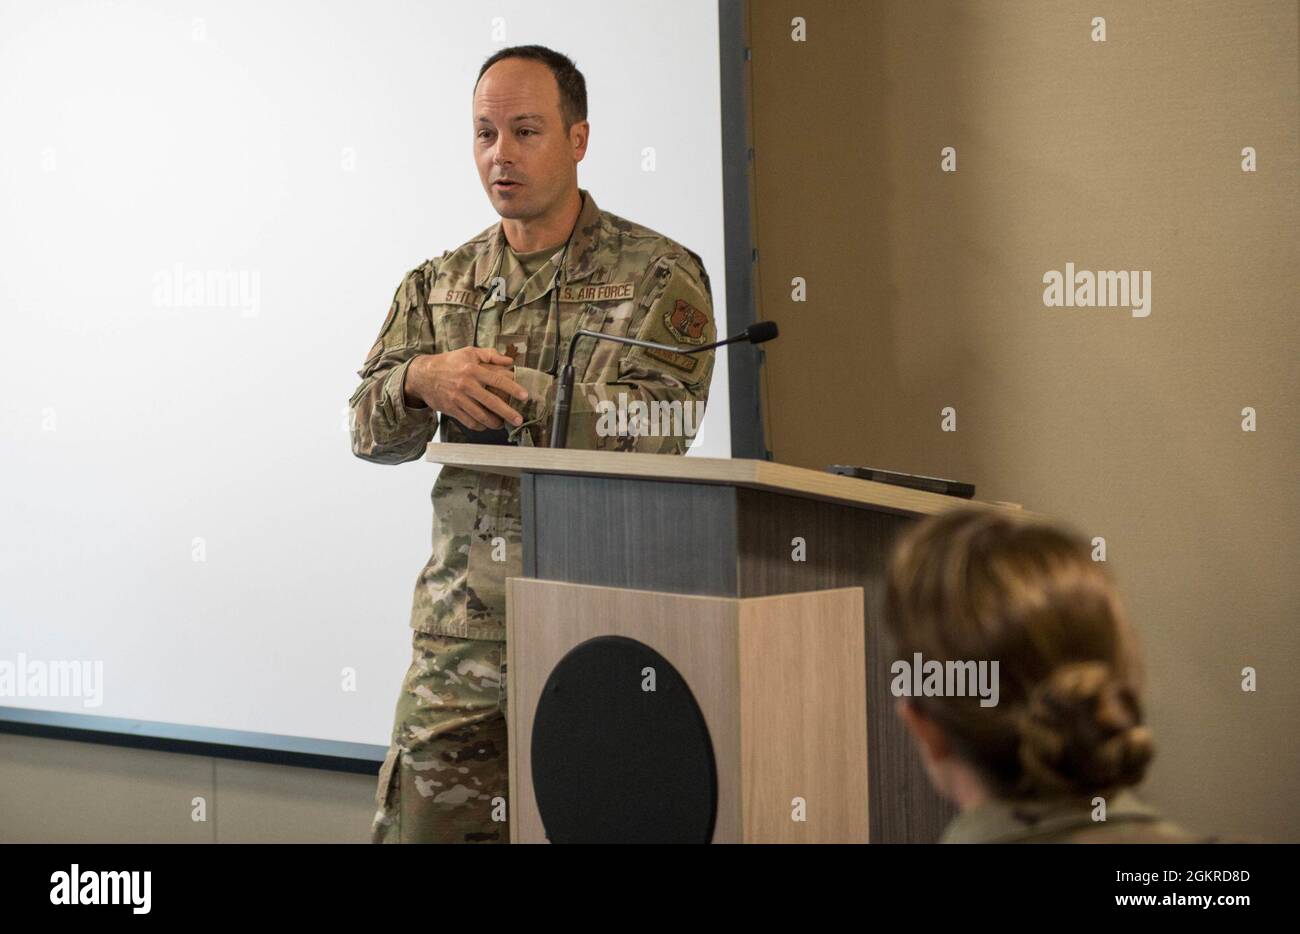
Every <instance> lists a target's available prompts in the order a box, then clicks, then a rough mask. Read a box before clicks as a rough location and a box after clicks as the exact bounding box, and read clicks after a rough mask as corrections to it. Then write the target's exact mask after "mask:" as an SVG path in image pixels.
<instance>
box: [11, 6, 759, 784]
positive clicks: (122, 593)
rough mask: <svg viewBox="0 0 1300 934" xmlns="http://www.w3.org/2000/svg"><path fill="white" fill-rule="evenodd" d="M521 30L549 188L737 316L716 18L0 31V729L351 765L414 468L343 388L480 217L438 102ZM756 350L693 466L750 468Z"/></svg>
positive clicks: (420, 513) (733, 187)
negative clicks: (548, 95)
mask: <svg viewBox="0 0 1300 934" xmlns="http://www.w3.org/2000/svg"><path fill="white" fill-rule="evenodd" d="M529 43H538V44H541V45H547V46H550V47H552V48H555V49H557V50H558V51H561V52H564V53H565V54H567V55H569V56H570V57H572V58H573V59H574V61H575V62H576V64H577V65H578V67H579V68H580V69H581V70H582V71H583V73H584V75H585V77H586V80H587V89H588V102H589V109H588V118H589V120H590V123H591V137H590V144H589V149H588V152H587V155H586V158H585V159H584V161H583V162H582V163H581V165H580V166H579V169H578V181H579V185H581V187H583V188H585V189H587V190H589V191H590V192H591V193H592V195H593V196H594V197H595V199H596V201H597V203H598V204H599V205H600V206H601V207H602V208H604V209H606V210H610V211H613V212H614V213H616V214H619V215H620V216H623V217H626V218H629V219H631V220H634V221H636V222H638V223H642V224H645V225H646V226H648V227H651V228H653V229H655V230H658V231H660V232H662V233H664V234H666V235H668V236H670V237H672V238H673V239H675V240H678V241H680V242H682V243H684V244H685V245H687V246H688V247H690V248H691V249H692V250H694V251H695V252H696V253H698V254H700V256H701V257H702V259H703V261H704V264H705V267H706V269H707V270H708V272H709V274H710V278H711V281H712V286H713V294H714V312H715V315H716V316H717V319H718V323H719V331H736V330H739V329H741V328H743V327H745V326H746V325H748V324H750V323H752V321H753V299H752V289H753V286H752V262H753V256H752V250H751V238H750V205H749V182H748V174H749V173H748V161H749V156H748V150H747V146H748V142H747V131H746V118H747V106H748V105H747V102H746V100H745V90H744V74H745V61H746V56H747V50H746V48H745V43H744V36H743V7H742V5H741V3H740V0H720V2H715V0H661V2H656V3H654V4H607V3H602V2H597V0H585V2H577V0H575V2H554V3H539V2H518V0H501V2H494V3H492V4H481V3H479V2H476V0H467V2H463V3H454V2H448V3H436V4H435V3H427V2H416V0H402V2H396V0H387V2H380V3H366V4H362V3H356V2H344V0H332V2H329V3H308V2H305V0H302V2H273V3H259V2H252V0H240V2H232V3H223V4H220V5H219V6H217V7H213V8H212V9H211V10H206V11H204V12H202V13H201V14H196V13H195V12H194V11H193V10H189V9H188V8H186V9H182V8H178V7H175V6H174V5H172V4H168V3H165V2H163V0H152V2H143V3H140V4H134V5H86V4H81V3H71V2H66V3H65V2H37V0H30V2H22V3H12V4H5V6H4V7H3V8H2V9H0V121H2V122H3V126H4V127H5V131H6V142H7V145H6V146H5V147H3V148H2V149H0V203H2V204H3V205H4V210H3V212H0V252H2V253H3V256H4V257H5V260H4V263H3V264H2V265H0V309H2V313H3V319H2V320H3V335H4V340H3V341H0V365H2V366H3V373H4V391H3V393H0V428H2V431H0V444H2V445H3V465H4V467H3V480H4V482H3V484H0V517H2V519H3V522H2V523H0V526H2V527H3V531H4V534H3V535H2V536H0V551H2V559H0V687H4V686H5V685H7V689H5V690H3V691H0V731H7V732H15V733H24V734H28V735H42V736H53V737H58V738H64V739H80V740H89V741H96V742H106V743H115V744H120V745H128V746H141V747H146V748H157V749H166V750H172V751H179V752H190V753H200V754H207V755H220V756H227V757H234V758H244V759H252V760H258V761H270V762H284V763H288V764H296V765H307V766H314V767H321V768H333V769H341V770H350V771H373V770H374V769H375V767H376V765H377V763H378V762H379V760H380V759H381V758H382V755H383V751H384V748H385V746H386V744H387V742H388V736H389V731H390V730H391V725H392V715H393V708H394V704H395V702H396V700H397V694H398V690H399V687H400V683H401V679H402V676H403V674H404V673H405V671H406V667H407V665H408V664H409V660H410V651H411V647H410V637H411V631H410V629H409V613H410V601H411V591H412V587H413V585H414V582H415V578H416V575H417V573H418V572H419V569H420V567H421V565H422V564H423V562H424V561H425V560H426V559H427V557H428V553H429V528H430V519H431V504H430V499H429V491H430V489H431V487H432V484H433V481H434V478H435V475H436V470H437V467H436V465H434V464H432V463H428V462H426V461H415V462H412V463H407V464H403V465H399V466H382V465H377V464H371V463H367V462H365V461H362V460H359V459H357V458H355V457H353V455H352V453H351V450H350V445H349V436H348V430H347V429H348V425H347V408H346V405H347V399H348V397H349V396H350V395H351V393H352V390H353V389H354V388H355V386H356V383H357V381H358V378H357V374H356V371H357V369H358V368H359V367H360V365H361V359H362V357H363V356H364V355H365V352H366V351H367V350H368V349H369V347H370V345H371V344H372V343H373V341H374V339H375V335H376V333H377V332H378V329H379V327H380V325H381V323H382V321H383V318H384V316H385V314H386V312H387V308H388V305H389V302H390V301H391V298H392V295H393V292H394V289H395V288H396V286H397V284H398V282H399V281H400V280H401V278H402V276H403V275H404V274H405V273H406V272H407V271H408V270H410V269H412V268H414V267H415V266H417V265H419V264H420V263H421V262H423V261H424V260H425V259H427V258H429V257H431V256H437V255H439V254H441V253H442V251H443V250H446V249H450V248H452V247H454V246H456V245H458V244H460V243H462V242H464V241H465V240H467V239H469V238H470V237H472V236H474V235H475V234H477V233H478V232H479V231H480V230H482V229H484V228H485V227H487V226H489V225H491V224H493V223H495V222H496V221H497V220H498V218H497V215H496V214H495V212H493V211H492V208H491V205H490V203H489V202H488V200H487V196H486V194H485V193H484V191H483V189H482V186H481V184H480V183H479V180H478V176H477V172H476V169H475V166H474V163H473V159H472V150H471V147H472V135H471V119H470V99H471V91H472V87H473V83H474V79H475V77H476V76H477V73H478V68H479V66H480V65H481V64H482V62H483V60H484V59H485V58H487V57H488V56H489V55H491V54H492V53H493V52H494V51H496V50H498V49H500V48H502V47H504V46H507V45H522V44H529ZM196 273H197V274H199V275H198V276H197V277H196V276H195V275H194V274H196ZM199 282H202V283H203V285H202V288H199V287H197V285H195V284H196V283H199ZM192 285H193V286H194V287H191V286H192ZM757 360H758V355H757V354H756V353H755V351H754V350H753V348H752V347H749V346H747V345H741V346H739V347H737V348H731V349H730V350H729V352H728V353H726V354H723V353H719V356H718V361H717V365H716V368H715V372H714V376H713V382H712V385H711V389H710V400H709V404H708V408H707V414H706V416H705V419H704V423H703V426H702V428H701V431H700V433H699V435H698V437H697V439H696V442H695V445H694V448H693V450H692V453H693V454H702V455H706V456H714V457H727V456H732V455H734V456H742V457H752V456H759V457H761V456H763V439H762V434H761V427H760V420H759V414H758V389H757V367H758V362H757ZM6 668H7V671H6V670H5V669H6ZM6 679H7V680H6ZM42 682H43V685H44V686H43V688H42V686H41V685H42ZM74 682H75V684H74Z"/></svg>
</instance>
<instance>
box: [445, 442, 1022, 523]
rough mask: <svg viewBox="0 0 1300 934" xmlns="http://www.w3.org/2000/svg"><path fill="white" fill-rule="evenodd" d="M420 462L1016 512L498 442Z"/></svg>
mask: <svg viewBox="0 0 1300 934" xmlns="http://www.w3.org/2000/svg"><path fill="white" fill-rule="evenodd" d="M425 460H428V461H432V462H433V463H437V464H445V465H447V466H449V467H464V468H468V469H471V470H481V471H484V472H486V473H499V474H506V475H508V476H516V477H517V476H519V474H520V473H523V472H529V473H560V474H579V475H585V476H594V477H632V478H639V479H643V480H667V481H677V482H687V483H714V484H719V485H723V486H740V487H748V488H750V489H755V490H766V491H768V492H772V493H783V494H786V495H788V496H804V497H809V498H812V499H824V500H830V501H833V502H839V503H845V504H848V505H851V506H859V507H864V508H874V509H880V510H885V511H887V512H895V513H903V514H905V515H918V516H920V515H930V514H932V513H938V512H946V511H947V510H949V509H952V508H953V507H954V506H959V505H962V504H964V503H978V504H979V505H982V506H990V507H992V508H995V509H1013V510H1017V511H1018V510H1019V509H1020V507H1019V506H1018V505H1016V504H1014V503H989V502H983V501H980V500H966V499H961V498H960V497H956V496H943V495H940V494H938V493H928V492H926V491H924V490H912V489H909V488H907V487H902V486H894V485H893V484H889V483H877V482H876V481H874V480H860V479H858V478H856V477H844V476H839V475H837V474H832V473H826V472H824V471H819V470H809V469H808V468H806V467H794V466H791V465H789V464H778V463H774V462H772V461H761V460H749V459H731V458H720V457H684V456H680V455H676V454H635V453H630V452H629V453H623V452H618V451H581V450H567V449H553V448H520V447H514V446H511V445H502V444H445V443H443V442H440V441H435V442H433V443H432V444H430V445H429V447H428V450H427V452H426V454H425Z"/></svg>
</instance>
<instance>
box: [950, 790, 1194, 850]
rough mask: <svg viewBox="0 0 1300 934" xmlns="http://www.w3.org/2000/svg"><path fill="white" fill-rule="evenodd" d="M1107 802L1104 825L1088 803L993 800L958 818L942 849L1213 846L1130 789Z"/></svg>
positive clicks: (1090, 800) (952, 824)
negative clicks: (958, 845) (1058, 845)
mask: <svg viewBox="0 0 1300 934" xmlns="http://www.w3.org/2000/svg"><path fill="white" fill-rule="evenodd" d="M1102 797H1104V798H1105V799H1106V811H1105V817H1106V819H1105V820H1098V819H1097V817H1096V816H1094V815H1098V814H1100V811H1099V810H1098V809H1095V808H1094V807H1093V804H1092V796H1089V797H1087V798H1084V799H1056V800H1050V801H1034V802H1021V801H1007V800H1001V799H994V800H990V801H986V802H985V803H984V804H982V805H980V806H979V807H976V808H973V809H972V810H970V811H964V812H963V813H961V814H958V815H957V816H956V817H954V818H953V819H952V821H951V822H950V823H949V824H948V826H947V828H946V829H945V830H944V832H943V837H942V838H941V839H940V840H939V842H940V843H1193V842H1212V840H1213V838H1206V837H1197V836H1195V835H1194V834H1191V833H1189V832H1188V831H1186V830H1184V829H1183V828H1181V827H1179V826H1178V825H1177V824H1173V823H1170V822H1169V821H1167V820H1163V819H1162V818H1161V817H1160V815H1159V814H1158V813H1157V812H1156V811H1155V809H1154V808H1152V807H1151V806H1150V805H1148V804H1145V803H1143V802H1142V801H1141V800H1140V799H1139V798H1138V797H1137V795H1135V794H1134V793H1133V792H1132V791H1130V790H1129V789H1127V788H1125V789H1121V790H1120V791H1118V792H1115V793H1113V794H1111V795H1109V796H1105V795H1103V796H1102Z"/></svg>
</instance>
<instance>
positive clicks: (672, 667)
mask: <svg viewBox="0 0 1300 934" xmlns="http://www.w3.org/2000/svg"><path fill="white" fill-rule="evenodd" d="M427 458H428V460H430V461H434V462H437V463H442V464H447V465H454V466H458V467H467V468H472V469H475V470H481V471H485V472H489V473H503V474H508V475H512V476H516V477H518V478H519V481H520V493H521V500H522V510H523V576H522V577H518V578H511V579H510V580H509V582H508V585H507V607H508V609H507V633H508V635H507V678H506V680H507V697H508V701H507V728H508V731H509V741H510V832H511V834H510V835H511V840H512V841H513V842H546V840H547V839H548V833H549V834H550V839H553V840H555V841H556V842H561V841H562V840H601V839H629V840H647V841H650V840H658V839H673V840H682V839H690V840H695V839H698V840H700V842H708V841H712V842H717V843H723V842H807V843H813V842H868V841H870V842H887V843H896V842H933V841H935V840H937V839H938V837H939V835H940V833H941V831H942V830H943V827H944V826H945V824H946V823H947V822H948V820H949V819H950V818H951V817H952V816H953V814H954V813H955V811H954V809H953V808H952V807H951V805H949V804H948V803H947V802H945V801H943V800H942V799H941V798H940V797H939V796H938V795H937V794H936V793H935V792H934V791H932V790H931V788H930V785H929V782H928V780H927V778H926V775H925V773H924V769H923V767H922V765H921V762H920V759H919V758H918V757H917V755H916V753H915V751H914V750H913V749H912V746H911V742H910V740H909V738H908V736H907V735H906V733H905V731H904V728H903V725H902V724H901V723H900V722H899V721H898V719H897V716H896V714H895V712H894V704H895V698H894V697H893V696H892V694H891V693H890V691H889V683H890V677H891V676H890V673H889V665H890V662H891V661H892V659H891V658H890V657H889V655H888V643H887V640H886V636H885V632H884V627H883V624H882V619H881V610H882V605H883V595H884V572H885V566H886V562H887V560H888V556H889V551H890V547H891V545H892V543H893V541H894V539H895V537H896V535H897V534H898V532H899V530H900V529H902V528H904V527H905V526H906V525H907V524H908V523H909V522H911V521H913V520H914V519H915V518H916V517H917V516H921V515H927V514H930V513H936V512H942V511H944V510H946V509H949V508H952V507H953V506H955V505H958V504H960V503H962V502H964V501H963V500H959V499H954V498H952V497H947V496H940V495H937V494H933V493H925V492H921V491H916V490H909V489H906V488H903V487H896V486H890V485H887V484H882V483H875V482H871V481H867V480H858V479H854V478H849V477H842V476H837V475H833V474H829V473H822V472H819V471H815V470H807V469H804V468H799V467H791V466H787V465H783V464H775V463H771V462H768V461H758V460H724V459H714V458H703V457H679V456H671V455H655V454H630V453H615V452H601V451H577V450H572V451H571V450H551V449H548V448H516V447H509V446H498V445H474V444H443V443H434V444H431V445H430V446H429V451H428V455H427ZM991 505H995V507H996V508H1018V507H1015V506H1011V505H1007V504H991ZM535 747H536V748H535ZM539 802H541V803H540V804H539ZM543 815H545V816H546V824H545V827H544V825H543Z"/></svg>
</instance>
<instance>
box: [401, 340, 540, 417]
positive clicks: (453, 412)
mask: <svg viewBox="0 0 1300 934" xmlns="http://www.w3.org/2000/svg"><path fill="white" fill-rule="evenodd" d="M513 364H514V360H512V359H511V358H510V357H507V356H504V355H502V354H499V353H497V352H496V351H495V350H491V349H489V348H487V347H462V348H461V349H460V350H453V351H451V352H449V353H438V354H421V355H420V356H418V357H415V358H414V359H412V360H411V365H410V366H408V367H407V368H406V381H405V383H404V384H403V386H402V394H403V395H404V396H405V398H406V404H407V405H410V406H414V407H419V406H420V405H425V406H428V407H429V408H431V409H434V410H435V411H438V412H445V413H446V414H447V415H450V416H451V417H452V418H454V419H456V420H457V421H458V422H460V423H461V424H462V425H464V426H465V427H466V428H468V429H470V430H471V431H486V430H487V429H489V428H500V427H501V426H502V424H503V422H502V419H505V420H506V421H509V422H510V424H512V425H519V424H522V423H523V417H522V416H521V415H520V414H519V413H518V412H516V411H515V410H514V409H512V408H511V407H510V403H509V402H507V401H506V399H509V398H512V397H513V398H515V399H518V400H520V401H521V402H522V401H523V400H525V399H527V398H528V390H526V389H524V387H523V386H520V385H519V384H518V383H516V382H515V381H514V379H512V378H511V377H512V374H513V372H514V371H513V370H512V366H513Z"/></svg>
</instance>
